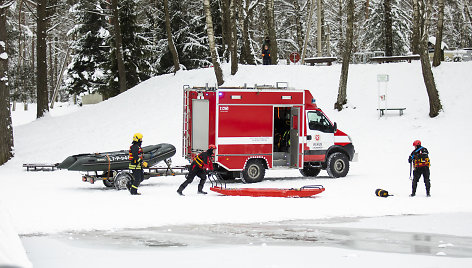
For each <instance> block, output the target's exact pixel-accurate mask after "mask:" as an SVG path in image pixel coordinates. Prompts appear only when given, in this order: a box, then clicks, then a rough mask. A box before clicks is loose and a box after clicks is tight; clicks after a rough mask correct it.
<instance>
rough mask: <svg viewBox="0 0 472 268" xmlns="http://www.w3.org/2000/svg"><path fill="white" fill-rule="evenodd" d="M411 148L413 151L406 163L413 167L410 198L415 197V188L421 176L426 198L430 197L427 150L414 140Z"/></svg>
mask: <svg viewBox="0 0 472 268" xmlns="http://www.w3.org/2000/svg"><path fill="white" fill-rule="evenodd" d="M413 146H414V147H415V149H414V150H413V152H411V154H410V157H409V158H408V162H409V163H410V164H412V165H413V167H414V170H413V182H412V190H411V195H410V196H415V195H416V186H417V185H418V181H419V180H420V177H421V175H423V179H424V185H425V186H426V196H428V197H429V196H431V195H430V188H431V183H430V181H429V174H430V173H429V167H430V162H429V156H428V149H426V148H425V147H423V146H421V141H419V140H416V141H414V142H413Z"/></svg>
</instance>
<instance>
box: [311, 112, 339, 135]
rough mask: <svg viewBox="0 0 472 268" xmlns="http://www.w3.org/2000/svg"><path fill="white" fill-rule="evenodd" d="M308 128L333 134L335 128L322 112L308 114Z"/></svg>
mask: <svg viewBox="0 0 472 268" xmlns="http://www.w3.org/2000/svg"><path fill="white" fill-rule="evenodd" d="M308 127H309V128H310V129H311V130H318V131H321V132H326V133H332V132H334V127H333V125H331V122H330V121H329V120H328V118H326V116H325V115H324V114H323V113H322V112H320V111H310V112H308Z"/></svg>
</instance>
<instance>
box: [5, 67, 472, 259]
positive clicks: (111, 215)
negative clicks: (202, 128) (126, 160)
mask: <svg viewBox="0 0 472 268" xmlns="http://www.w3.org/2000/svg"><path fill="white" fill-rule="evenodd" d="M340 69H341V66H340V65H333V66H330V67H328V66H315V67H311V66H240V68H239V71H238V73H237V74H236V75H235V76H230V75H226V77H225V86H241V85H243V84H245V83H246V84H247V85H253V84H275V83H276V82H278V81H283V82H288V83H289V85H290V86H291V87H296V88H305V89H309V90H310V91H311V92H312V94H313V96H314V97H315V98H316V100H317V104H318V106H319V107H321V108H322V109H323V110H324V111H325V113H326V114H327V115H328V116H329V117H330V119H331V120H333V121H336V122H337V123H338V127H339V129H341V130H343V131H344V132H346V133H348V134H349V135H350V136H351V137H352V138H353V142H354V146H355V148H356V151H357V152H358V153H359V155H360V160H359V162H357V163H352V164H351V170H350V172H349V174H348V176H347V177H345V178H340V179H330V178H328V176H327V174H326V173H325V172H322V173H321V174H320V177H319V178H317V179H306V178H303V177H301V176H300V175H299V173H298V171H296V170H271V171H269V172H267V177H269V178H274V179H267V180H265V181H263V182H261V183H258V184H255V185H250V187H300V186H303V185H308V184H322V185H324V186H325V188H326V191H325V192H323V193H322V194H320V195H319V196H317V197H315V198H309V199H282V198H250V197H222V196H219V195H217V194H215V193H209V194H208V195H207V196H200V195H197V194H196V183H194V184H192V185H190V186H189V187H188V188H187V189H186V191H185V194H186V196H185V197H180V196H178V195H177V194H176V193H175V191H176V189H177V187H178V185H179V184H180V183H181V182H182V181H183V180H184V178H183V177H182V176H175V177H167V178H164V177H160V178H152V179H150V180H148V181H145V182H143V184H142V187H140V192H142V194H143V195H142V196H130V195H129V193H127V192H125V191H120V192H118V191H115V190H111V189H105V187H104V186H103V185H102V184H101V183H96V184H94V185H90V184H88V183H83V182H82V181H81V180H80V178H81V176H80V174H79V173H76V172H68V171H55V172H25V171H24V170H23V168H22V167H21V164H22V163H37V162H48V163H56V162H60V161H62V160H63V159H64V158H65V157H67V156H69V155H72V154H77V153H86V152H100V151H112V150H119V149H126V148H127V147H128V146H129V143H130V140H131V136H132V134H133V133H135V132H141V133H143V134H144V142H143V145H149V144H157V143H162V142H166V143H172V144H174V145H175V146H176V147H177V153H176V156H175V157H174V158H173V162H174V164H177V165H178V164H183V163H185V160H184V159H182V157H181V150H180V146H181V137H182V136H181V132H182V86H183V85H191V86H202V85H205V83H209V84H210V85H211V84H214V83H215V78H214V73H213V69H201V70H194V71H181V72H178V73H177V74H176V75H164V76H160V77H155V78H152V79H149V80H148V81H146V82H144V83H142V84H140V85H138V86H137V87H135V88H133V89H131V90H128V91H127V92H125V93H124V94H121V95H120V96H118V97H115V98H113V99H110V100H108V101H105V102H103V103H100V104H97V105H90V106H84V107H80V108H71V109H75V111H71V112H67V111H62V112H61V113H60V115H59V114H54V112H51V113H49V114H48V115H47V116H46V117H44V118H41V119H39V120H35V121H33V122H31V123H27V124H23V123H26V121H28V120H26V119H21V117H22V116H21V115H19V114H15V113H17V112H15V113H14V114H13V122H14V125H15V127H14V136H15V157H14V158H13V159H12V160H11V161H9V162H8V163H7V164H5V165H4V166H2V167H0V174H1V175H0V181H1V182H2V183H3V185H6V186H5V187H1V188H0V200H1V201H2V202H3V203H4V206H5V207H7V208H8V209H9V213H10V214H11V218H12V222H13V225H14V226H15V228H16V230H17V231H18V232H19V233H20V234H21V235H30V234H38V233H46V234H51V233H58V232H64V231H71V230H73V231H87V230H110V229H114V230H118V229H122V228H146V227H156V226H165V225H186V224H193V225H199V224H222V223H257V222H268V221H286V220H319V219H332V218H339V217H343V218H346V217H347V218H349V217H354V218H357V217H369V218H370V219H369V220H366V221H361V222H362V223H363V224H365V228H377V229H395V230H399V231H411V232H419V233H421V232H427V233H437V234H449V233H450V230H455V233H454V235H457V236H463V237H472V230H471V229H468V228H456V227H455V226H458V225H461V224H462V223H463V222H470V221H471V215H472V205H471V201H472V196H470V195H469V193H468V192H469V188H470V187H471V186H472V180H471V179H472V178H471V175H470V172H469V171H468V168H467V166H468V164H469V162H470V161H471V160H472V158H471V157H470V154H469V152H470V151H471V149H472V146H471V145H469V142H468V138H469V137H470V133H471V130H472V125H471V124H470V121H469V120H470V119H468V118H470V117H471V116H472V109H471V108H470V105H469V102H470V101H469V100H470V98H471V97H472V92H471V89H472V76H470V73H471V71H472V63H470V62H465V63H443V64H442V65H441V66H440V67H438V68H436V69H435V70H434V74H435V78H436V83H437V85H438V89H439V93H440V96H441V100H442V104H443V107H444V112H443V113H441V114H440V116H438V117H437V118H434V119H431V118H429V117H428V112H429V104H428V97H427V93H426V89H425V87H424V83H423V79H422V75H421V67H420V64H419V62H413V63H410V64H408V63H392V64H381V65H351V67H350V72H349V81H348V92H347V94H348V104H347V109H345V110H343V111H341V112H337V111H335V110H333V105H334V102H335V101H336V97H337V87H338V81H339V74H340ZM224 71H225V73H226V74H228V73H229V66H224ZM377 74H389V76H390V82H389V84H388V88H389V91H388V103H389V106H391V107H393V106H399V107H406V111H405V114H404V115H403V116H399V115H398V114H397V112H391V113H388V114H387V115H386V116H384V117H382V118H380V119H379V116H378V112H377V111H376V109H377V105H378V102H377V99H378V97H377V88H378V84H377V79H376V77H377ZM31 108H32V107H31ZM65 110H67V109H65ZM19 112H20V111H18V113H19ZM15 117H16V118H17V119H15ZM21 120H23V121H21ZM15 121H16V122H20V121H21V122H22V124H20V123H15ZM415 139H421V141H422V142H423V145H424V146H425V147H427V148H428V150H429V151H430V157H431V165H432V166H431V183H432V188H431V194H432V197H431V198H426V197H425V192H424V184H423V183H422V181H420V184H419V187H418V191H417V197H415V198H410V197H408V194H409V193H410V191H411V182H410V180H409V179H408V178H409V165H408V162H407V158H408V155H409V154H410V152H411V150H412V149H413V147H412V145H411V144H412V142H413V140H415ZM239 185H240V182H239V181H236V182H235V183H234V186H235V187H237V186H239ZM246 186H247V185H246ZM377 188H383V189H386V190H388V191H389V192H390V193H392V194H394V195H395V196H393V197H389V198H378V197H376V196H375V195H374V191H375V189H377ZM409 214H429V215H430V217H432V218H431V222H432V221H438V222H439V223H438V224H435V225H434V228H433V230H432V229H431V228H429V227H428V226H430V221H428V220H416V218H414V217H413V218H412V217H407V218H405V219H406V221H410V220H411V224H400V223H398V224H395V222H393V223H392V222H391V221H389V220H385V219H386V218H385V217H384V216H391V215H409ZM387 223H389V224H387ZM346 224H347V225H350V224H354V225H355V224H360V223H346ZM363 226H364V225H363ZM462 226H463V225H462ZM357 227H359V226H357ZM360 228H362V227H360ZM33 244H34V243H33ZM229 248H230V249H231V250H227V251H225V249H224V248H211V247H209V248H204V249H200V250H201V251H202V252H198V251H199V250H198V249H197V250H189V249H185V250H181V251H179V250H177V251H175V252H173V253H170V254H171V255H172V254H175V255H178V256H181V255H180V254H183V255H184V256H187V257H188V258H189V259H191V258H192V257H193V256H199V255H200V254H205V253H211V255H214V254H213V253H215V254H226V255H234V256H237V255H238V253H243V252H251V253H249V255H248V258H249V259H251V258H250V256H253V257H254V258H255V257H256V256H257V255H258V253H260V254H263V255H264V256H265V257H267V258H269V257H268V256H272V257H273V258H270V260H268V261H267V260H266V261H265V262H262V260H260V263H263V264H264V265H262V267H282V266H285V267H286V266H289V265H288V263H289V261H290V260H293V258H294V257H297V256H299V257H301V256H304V255H306V256H307V257H308V256H313V255H314V254H316V255H318V256H320V257H323V256H329V257H330V258H331V259H333V262H332V264H330V262H329V260H326V261H325V260H323V261H324V262H323V263H324V264H326V265H332V267H339V265H342V264H344V263H349V264H352V265H353V266H354V267H357V266H365V265H362V264H366V265H367V266H369V267H372V266H374V264H375V262H370V261H369V260H368V259H369V258H370V257H372V258H374V259H375V260H379V259H383V258H388V259H392V260H397V261H398V262H397V266H398V265H402V264H404V265H407V264H408V263H411V262H414V263H415V266H418V267H441V266H444V265H442V264H444V263H446V262H447V261H444V260H443V259H441V258H443V257H433V256H412V255H408V254H407V255H402V254H393V253H390V254H387V253H372V252H370V253H365V252H364V253H362V256H364V257H363V258H350V257H352V256H359V254H360V253H358V252H351V251H350V250H346V249H334V248H324V247H315V248H314V247H304V246H301V247H300V246H297V247H296V249H295V248H292V247H287V246H282V247H276V248H272V247H265V248H259V249H257V250H256V251H254V252H252V251H251V250H250V249H249V248H247V247H241V248H240V249H235V248H234V247H229ZM33 249H37V247H33ZM233 250H234V253H233ZM107 252H108V251H107ZM126 252H127V253H130V252H133V250H131V251H126ZM153 252H154V251H153ZM281 252H288V253H287V254H288V256H290V260H287V262H284V261H282V260H281V259H282V254H281ZM30 254H32V255H31V256H33V257H31V258H32V260H33V263H34V262H35V260H37V259H38V258H40V255H36V254H34V253H30ZM106 254H108V253H106ZM113 254H117V253H113ZM113 254H112V255H113ZM130 254H131V253H130ZM138 254H146V253H142V252H141V251H140V253H138ZM152 254H156V258H158V259H159V258H160V257H162V256H161V255H165V254H166V250H163V251H162V252H161V251H158V252H157V253H156V252H154V253H152ZM365 254H367V255H365ZM374 255H375V256H374ZM110 256H111V255H110ZM208 256H210V255H208ZM346 256H347V257H346ZM172 259H173V260H174V262H176V263H169V264H168V266H172V265H173V264H180V265H174V266H183V264H184V261H183V260H180V258H179V257H173V258H171V257H168V258H164V257H162V260H169V261H170V260H172ZM451 259H452V260H455V264H456V266H455V267H470V265H472V259H471V258H465V259H457V258H447V260H448V261H451ZM74 260H75V259H74V258H71V260H70V261H74ZM63 261H64V262H67V261H68V260H67V259H66V258H64V259H63ZM344 261H345V262H344ZM436 262H437V264H436V265H435V266H433V265H432V263H436ZM41 263H42V264H44V261H43V262H41ZM163 263H164V264H166V263H165V262H163ZM237 263H239V264H241V265H242V264H243V263H242V262H237ZM255 263H256V264H257V263H259V262H258V261H256V262H255ZM441 263H442V264H441ZM279 264H280V265H279ZM284 264H287V265H284ZM297 264H300V265H297ZM302 264H304V265H302ZM308 264H309V262H304V260H303V258H302V259H300V260H299V259H297V260H296V262H295V263H294V266H309V265H308ZM357 264H359V265H357ZM430 264H431V265H430ZM43 266H44V265H43ZM46 266H47V265H46ZM59 266H60V265H59ZM97 266H98V265H97ZM200 266H204V262H201V265H197V267H200ZM223 266H225V265H223ZM255 266H256V265H253V266H252V267H255ZM56 267H57V266H56ZM230 267H231V266H230ZM234 267H236V266H234ZM326 267H329V266H326Z"/></svg>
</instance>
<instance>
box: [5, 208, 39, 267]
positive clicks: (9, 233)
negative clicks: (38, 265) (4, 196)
mask: <svg viewBox="0 0 472 268" xmlns="http://www.w3.org/2000/svg"><path fill="white" fill-rule="evenodd" d="M0 237H1V239H0V267H32V264H31V263H30V261H29V260H28V257H26V252H25V249H24V248H23V245H22V244H21V241H20V238H19V237H18V234H17V233H16V231H15V229H14V228H13V226H12V224H11V219H10V215H9V214H8V213H7V211H6V209H5V208H4V206H3V204H2V202H1V201H0Z"/></svg>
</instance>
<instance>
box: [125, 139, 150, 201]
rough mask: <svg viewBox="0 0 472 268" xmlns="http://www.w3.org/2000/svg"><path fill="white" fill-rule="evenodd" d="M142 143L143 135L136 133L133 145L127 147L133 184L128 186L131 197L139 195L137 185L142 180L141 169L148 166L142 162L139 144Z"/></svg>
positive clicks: (141, 150)
mask: <svg viewBox="0 0 472 268" xmlns="http://www.w3.org/2000/svg"><path fill="white" fill-rule="evenodd" d="M142 142H143V134H141V133H136V134H134V135H133V143H132V144H131V146H130V147H129V169H131V171H132V172H133V178H134V180H133V182H132V183H130V185H127V186H128V190H129V192H130V193H131V194H132V195H140V193H138V187H139V184H140V183H141V182H142V181H143V180H144V172H143V167H147V166H148V164H147V162H145V161H144V160H143V155H144V154H143V149H142V148H141V143H142Z"/></svg>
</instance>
